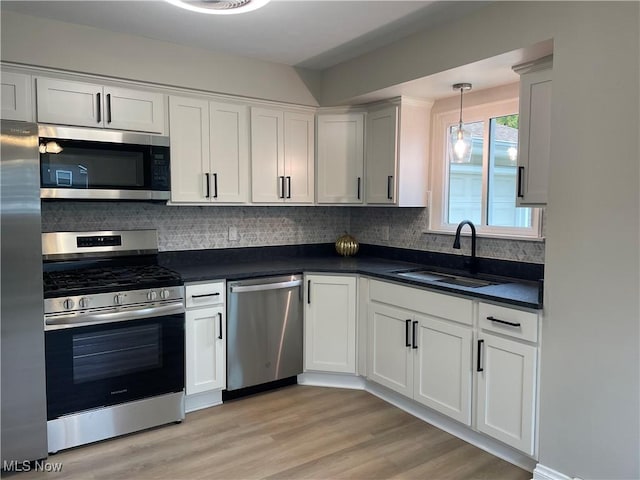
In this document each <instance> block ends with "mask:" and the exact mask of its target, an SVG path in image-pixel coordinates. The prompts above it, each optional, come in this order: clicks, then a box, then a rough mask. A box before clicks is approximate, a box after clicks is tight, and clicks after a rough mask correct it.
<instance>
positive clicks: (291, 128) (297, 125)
mask: <svg viewBox="0 0 640 480" xmlns="http://www.w3.org/2000/svg"><path fill="white" fill-rule="evenodd" d="M313 124H314V119H313V115H312V114H304V113H303V114H300V113H294V112H285V111H282V110H276V109H267V108H257V107H254V108H251V200H252V201H253V202H254V203H283V202H288V203H313V197H314V191H313V190H314V189H313V159H314V156H313V149H314V136H313Z"/></svg>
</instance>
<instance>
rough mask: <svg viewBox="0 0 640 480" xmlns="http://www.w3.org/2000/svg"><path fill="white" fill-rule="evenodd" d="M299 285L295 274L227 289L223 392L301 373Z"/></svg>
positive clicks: (237, 283) (300, 291) (298, 278)
mask: <svg viewBox="0 0 640 480" xmlns="http://www.w3.org/2000/svg"><path fill="white" fill-rule="evenodd" d="M301 285H302V276H301V275H287V276H279V277H269V278H258V279H251V280H242V281H237V282H229V283H228V284H227V287H228V296H227V299H228V312H227V390H229V391H231V390H237V389H240V388H245V387H250V386H254V385H260V384H263V383H268V382H272V381H274V380H281V379H285V378H288V377H293V376H295V375H297V374H299V373H302V287H301Z"/></svg>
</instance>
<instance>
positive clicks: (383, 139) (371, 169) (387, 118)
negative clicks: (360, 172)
mask: <svg viewBox="0 0 640 480" xmlns="http://www.w3.org/2000/svg"><path fill="white" fill-rule="evenodd" d="M397 136H398V107H397V106H395V105H394V106H391V107H387V108H384V109H382V110H377V111H375V112H371V113H369V114H368V115H367V174H366V182H365V185H366V187H365V191H366V201H367V203H378V204H385V203H390V204H393V203H394V202H395V198H396V184H397V180H398V179H397V177H396V161H397V153H398V144H397Z"/></svg>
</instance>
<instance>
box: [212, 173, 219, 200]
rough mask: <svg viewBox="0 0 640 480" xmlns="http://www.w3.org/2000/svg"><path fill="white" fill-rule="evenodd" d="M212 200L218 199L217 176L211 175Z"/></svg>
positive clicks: (215, 174)
mask: <svg viewBox="0 0 640 480" xmlns="http://www.w3.org/2000/svg"><path fill="white" fill-rule="evenodd" d="M213 198H218V174H217V173H214V174H213Z"/></svg>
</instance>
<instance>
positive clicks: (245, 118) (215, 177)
mask: <svg viewBox="0 0 640 480" xmlns="http://www.w3.org/2000/svg"><path fill="white" fill-rule="evenodd" d="M209 119H210V135H209V137H210V141H211V148H210V151H211V183H212V187H211V188H212V189H211V198H212V199H213V201H214V202H229V203H242V202H246V201H248V199H249V115H248V110H247V107H245V106H242V105H233V104H226V103H220V102H211V103H210V106H209Z"/></svg>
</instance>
